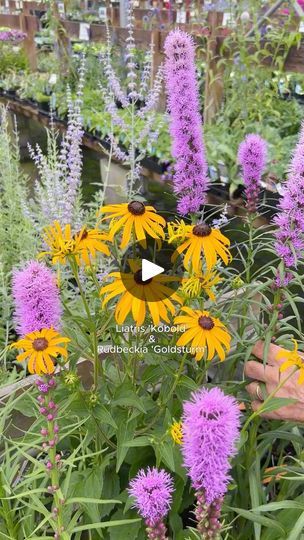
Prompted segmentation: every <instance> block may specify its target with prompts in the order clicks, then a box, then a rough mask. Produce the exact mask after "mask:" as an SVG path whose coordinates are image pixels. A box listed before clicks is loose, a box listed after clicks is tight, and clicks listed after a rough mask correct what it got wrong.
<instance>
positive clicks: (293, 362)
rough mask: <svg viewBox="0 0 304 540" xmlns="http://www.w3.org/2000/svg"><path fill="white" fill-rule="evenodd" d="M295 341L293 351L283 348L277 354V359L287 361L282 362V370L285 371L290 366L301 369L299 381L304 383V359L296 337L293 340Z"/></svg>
mask: <svg viewBox="0 0 304 540" xmlns="http://www.w3.org/2000/svg"><path fill="white" fill-rule="evenodd" d="M292 341H293V342H294V349H293V351H286V350H285V349H282V350H281V351H279V352H278V354H277V359H278V360H281V359H283V358H284V359H285V358H286V360H285V362H283V364H281V366H280V371H281V372H284V371H286V370H287V369H289V368H292V367H296V368H298V371H299V378H298V383H299V384H303V383H304V360H303V357H302V356H300V354H299V353H298V344H297V342H296V340H295V339H293V340H292Z"/></svg>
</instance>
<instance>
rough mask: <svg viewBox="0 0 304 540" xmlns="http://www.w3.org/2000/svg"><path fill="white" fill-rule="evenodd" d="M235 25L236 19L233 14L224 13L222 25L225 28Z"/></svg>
mask: <svg viewBox="0 0 304 540" xmlns="http://www.w3.org/2000/svg"><path fill="white" fill-rule="evenodd" d="M234 24H235V18H234V15H233V13H227V12H226V13H224V15H223V22H222V25H223V26H234Z"/></svg>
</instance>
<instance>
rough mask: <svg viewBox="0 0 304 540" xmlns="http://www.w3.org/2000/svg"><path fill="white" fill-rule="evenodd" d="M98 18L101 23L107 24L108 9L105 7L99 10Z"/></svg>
mask: <svg viewBox="0 0 304 540" xmlns="http://www.w3.org/2000/svg"><path fill="white" fill-rule="evenodd" d="M98 17H99V19H100V20H101V21H103V22H106V20H107V8H106V7H105V6H101V7H100V8H99V9H98Z"/></svg>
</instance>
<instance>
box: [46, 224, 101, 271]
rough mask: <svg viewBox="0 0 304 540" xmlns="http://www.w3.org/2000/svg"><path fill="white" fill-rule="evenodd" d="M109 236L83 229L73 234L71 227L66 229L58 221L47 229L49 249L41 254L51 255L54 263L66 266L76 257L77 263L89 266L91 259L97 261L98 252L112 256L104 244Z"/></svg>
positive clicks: (94, 230) (67, 226)
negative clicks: (72, 256) (69, 260)
mask: <svg viewBox="0 0 304 540" xmlns="http://www.w3.org/2000/svg"><path fill="white" fill-rule="evenodd" d="M107 239H108V238H107V236H106V235H105V234H104V233H102V232H101V231H99V230H98V229H87V227H86V226H83V227H82V229H81V230H80V231H79V232H78V233H76V234H72V230H71V225H69V224H68V225H66V226H65V227H64V229H62V228H61V225H60V223H59V222H58V221H54V223H53V224H52V225H50V226H49V227H46V228H45V236H44V241H45V243H46V244H47V246H48V247H49V249H48V250H47V251H43V252H42V253H40V257H43V256H45V255H49V256H50V257H51V258H52V263H53V264H56V263H60V264H65V263H66V260H67V257H69V256H70V255H74V256H75V258H76V261H77V263H78V264H79V263H80V262H81V261H82V262H83V263H84V264H86V265H89V264H90V258H93V259H95V257H96V252H97V251H98V252H101V253H103V254H104V255H110V250H109V248H108V246H107V245H106V244H105V243H104V242H105V240H107Z"/></svg>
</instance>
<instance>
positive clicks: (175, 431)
mask: <svg viewBox="0 0 304 540" xmlns="http://www.w3.org/2000/svg"><path fill="white" fill-rule="evenodd" d="M169 433H170V435H171V437H172V439H173V441H174V442H175V444H182V442H183V426H182V422H177V421H176V420H175V421H174V422H173V424H171V426H170V428H169Z"/></svg>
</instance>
